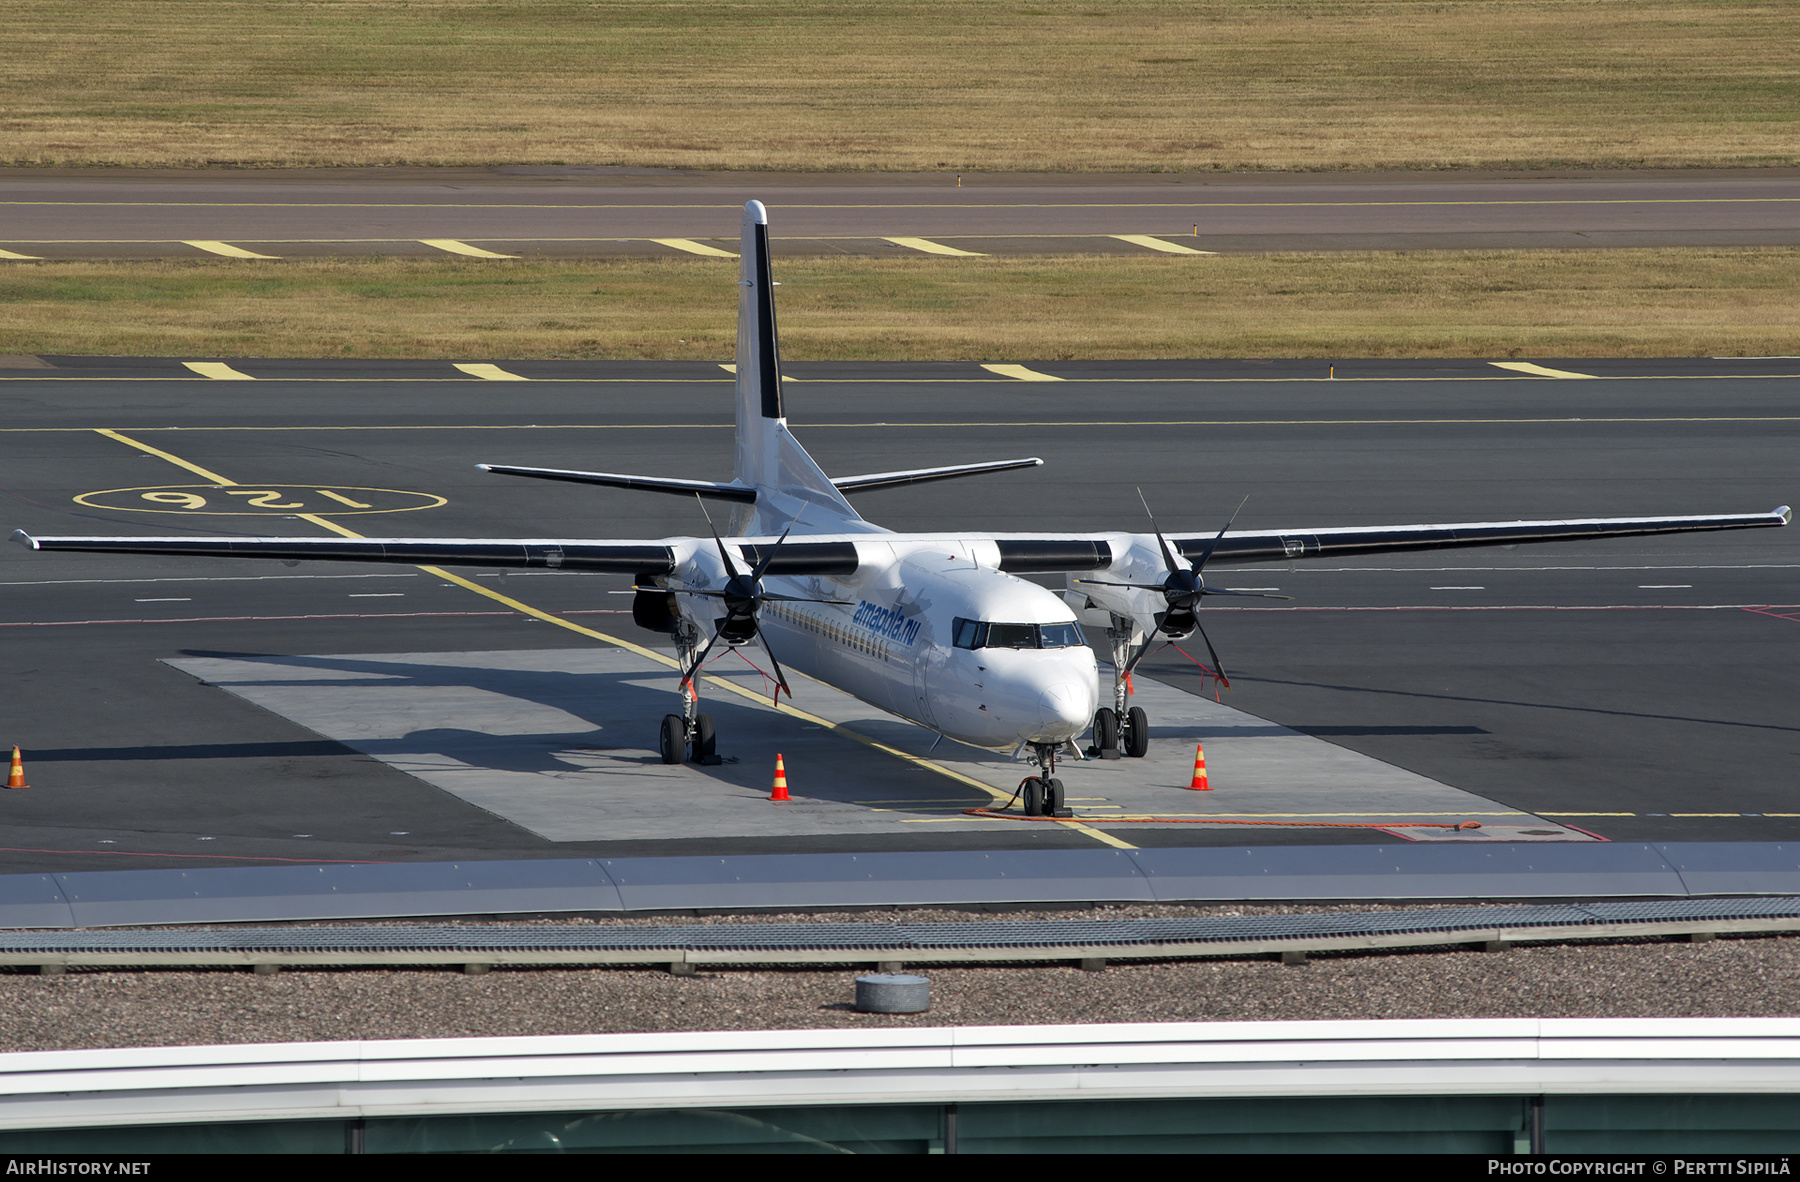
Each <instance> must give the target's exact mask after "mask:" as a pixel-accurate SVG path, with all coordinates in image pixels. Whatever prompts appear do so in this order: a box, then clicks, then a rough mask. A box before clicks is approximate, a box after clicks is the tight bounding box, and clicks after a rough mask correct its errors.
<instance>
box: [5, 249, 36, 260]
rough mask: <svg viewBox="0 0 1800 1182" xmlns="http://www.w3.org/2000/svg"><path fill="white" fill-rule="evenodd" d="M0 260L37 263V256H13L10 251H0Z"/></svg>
mask: <svg viewBox="0 0 1800 1182" xmlns="http://www.w3.org/2000/svg"><path fill="white" fill-rule="evenodd" d="M0 259H23V260H25V261H27V262H36V261H39V260H38V256H37V255H35V254H14V253H13V252H12V251H10V250H0Z"/></svg>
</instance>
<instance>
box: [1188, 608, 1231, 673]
mask: <svg viewBox="0 0 1800 1182" xmlns="http://www.w3.org/2000/svg"><path fill="white" fill-rule="evenodd" d="M1194 631H1196V632H1198V633H1199V634H1200V639H1201V640H1202V641H1204V642H1205V644H1206V655H1207V656H1209V657H1211V658H1212V663H1213V676H1215V677H1217V678H1218V679H1219V684H1220V685H1222V686H1224V687H1225V688H1226V689H1230V688H1231V678H1229V677H1227V676H1225V666H1223V665H1221V664H1220V663H1219V654H1218V653H1217V652H1216V651H1215V650H1214V649H1213V646H1212V641H1211V640H1209V639H1208V638H1207V635H1206V629H1205V628H1202V627H1201V626H1200V621H1199V620H1195V621H1194Z"/></svg>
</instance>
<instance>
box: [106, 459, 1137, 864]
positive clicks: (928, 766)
mask: <svg viewBox="0 0 1800 1182" xmlns="http://www.w3.org/2000/svg"><path fill="white" fill-rule="evenodd" d="M94 430H95V432H96V434H99V435H103V436H105V437H106V438H108V439H111V440H114V441H116V442H118V443H123V444H125V445H126V446H127V447H134V448H136V449H137V450H138V451H141V452H143V453H144V454H146V455H152V456H155V457H156V458H158V459H160V460H167V461H168V462H169V463H171V464H174V465H175V466H176V467H178V468H184V469H186V470H187V471H189V472H192V473H194V474H195V475H196V476H199V477H201V478H202V479H204V480H210V481H212V482H213V483H215V484H220V485H225V486H227V487H235V485H236V483H237V482H236V481H232V480H227V479H226V478H225V477H223V476H220V475H219V474H218V473H217V472H212V471H209V470H208V469H206V468H202V467H201V466H200V465H198V464H195V463H191V462H189V461H187V460H184V459H182V458H181V457H180V456H177V455H174V454H172V453H170V452H166V451H164V450H162V449H161V448H158V447H152V446H150V445H149V444H147V443H141V442H139V441H138V440H136V439H133V438H131V437H130V436H129V435H124V434H121V433H120V432H118V431H114V430H112V429H111V428H109V427H99V428H94ZM295 517H297V518H299V519H300V520H301V521H307V522H311V523H312V524H313V525H316V526H318V527H319V528H320V529H323V530H328V531H329V532H331V533H334V534H339V535H341V536H343V537H346V538H361V537H364V536H365V535H363V534H359V533H357V532H356V531H355V530H353V529H350V528H348V527H346V526H342V525H339V524H338V523H337V522H335V521H332V520H331V519H330V518H327V517H321V516H319V515H318V514H316V513H296V514H295ZM418 569H420V570H422V571H424V572H425V573H426V574H428V575H431V576H433V577H434V578H439V579H443V580H444V581H445V582H448V583H454V584H456V585H457V586H458V587H462V588H465V589H467V590H470V591H473V592H475V594H477V595H481V596H484V597H486V598H488V599H491V600H493V601H494V602H495V603H500V604H504V605H505V606H507V607H509V608H511V609H513V610H514V611H516V612H522V613H524V614H525V615H528V616H530V617H532V618H533V619H535V620H542V621H543V622H544V623H546V624H555V625H556V626H557V627H559V628H566V629H567V630H569V631H570V632H574V633H576V634H577V635H580V636H585V637H587V638H589V639H590V640H598V641H600V642H601V643H603V644H610V645H612V646H614V647H615V648H622V649H624V650H625V651H626V652H629V653H634V654H636V655H637V656H640V657H643V658H645V659H646V660H649V661H654V662H656V663H657V664H659V665H663V666H665V667H667V668H670V669H678V668H680V666H679V665H677V664H676V662H675V661H674V660H673V659H672V658H670V657H667V656H664V655H663V654H662V653H659V652H657V651H656V650H655V649H651V648H645V647H644V646H643V645H641V644H633V643H632V642H631V641H629V640H625V639H623V638H621V637H618V636H611V635H608V634H607V633H605V632H597V631H595V630H594V629H592V628H586V627H583V626H582V625H580V624H577V623H575V622H574V621H573V620H565V619H563V618H562V617H561V616H558V615H555V614H553V613H551V612H547V611H544V610H542V609H541V608H535V607H532V606H531V605H530V604H528V603H523V602H521V601H519V600H517V599H514V598H513V597H512V596H510V595H502V594H501V593H500V592H498V591H495V590H493V589H491V588H488V587H483V586H482V585H481V584H479V583H477V582H474V581H473V580H471V579H465V578H463V577H462V576H461V575H453V574H451V573H450V572H449V571H447V570H445V569H443V568H442V567H438V566H420V567H419V568H418ZM702 680H704V681H705V682H706V683H707V684H708V685H711V686H713V687H715V688H717V689H722V690H725V691H728V692H730V693H734V694H737V695H738V696H739V697H742V698H747V699H749V700H750V701H752V702H755V703H757V704H758V705H761V704H763V696H762V694H760V693H758V692H756V691H754V690H750V689H746V688H744V687H743V686H741V685H738V684H737V683H736V682H733V681H728V680H726V679H725V678H723V677H711V676H708V677H705V678H703V679H702ZM775 709H776V710H778V711H780V712H781V713H783V714H786V715H789V716H790V717H793V718H798V719H801V720H803V721H805V722H808V723H811V724H812V725H814V726H818V727H822V728H824V729H825V730H828V731H831V732H832V733H834V734H837V735H840V736H842V737H843V738H846V739H849V740H851V741H852V742H856V743H860V744H862V745H863V746H864V747H868V748H870V749H872V750H875V751H880V752H882V753H883V754H885V755H891V756H893V757H894V758H896V759H899V760H902V761H904V762H906V763H909V764H912V765H913V766H914V767H917V768H920V769H922V770H924V771H928V772H933V773H936V774H937V775H940V776H944V777H946V778H948V779H951V780H954V781H956V782H957V783H959V784H963V785H965V786H967V787H970V788H975V789H978V790H979V791H981V792H982V793H985V794H986V795H987V796H988V797H989V798H990V799H992V800H995V801H1000V802H1006V801H1009V800H1011V799H1012V794H1011V793H1009V792H1005V791H1002V790H1001V789H999V788H995V787H993V786H992V785H991V784H984V783H982V782H981V781H980V780H977V779H975V778H974V777H972V776H965V775H963V774H962V773H961V772H959V771H956V770H954V769H952V768H948V767H945V766H944V765H943V764H941V763H934V762H933V761H931V760H929V759H925V758H922V757H921V756H917V755H913V754H912V753H910V752H907V751H902V750H900V749H899V748H897V747H890V746H888V745H887V744H886V743H883V742H880V741H879V740H876V739H871V738H869V737H868V736H867V735H863V734H859V733H858V732H856V731H853V730H851V729H850V728H849V727H846V726H842V725H840V724H838V723H835V722H832V721H831V720H829V719H826V718H821V717H819V716H818V715H816V714H812V713H809V712H808V711H805V710H801V709H799V708H798V707H795V706H792V705H788V704H785V703H783V704H777V705H776V706H775ZM1056 823H1057V824H1059V825H1062V826H1063V827H1065V828H1068V829H1073V830H1075V831H1076V832H1078V833H1082V834H1085V835H1086V836H1088V837H1091V838H1093V839H1094V840H1095V841H1098V842H1100V843H1102V844H1103V845H1110V846H1113V847H1115V848H1117V849H1122V850H1130V849H1136V848H1137V847H1136V846H1134V845H1131V844H1130V843H1128V842H1124V841H1120V840H1119V839H1118V838H1116V837H1114V836H1112V835H1111V834H1109V833H1102V832H1100V831H1099V830H1098V829H1094V828H1091V827H1089V826H1087V825H1083V824H1081V823H1080V822H1078V821H1067V820H1057V821H1056Z"/></svg>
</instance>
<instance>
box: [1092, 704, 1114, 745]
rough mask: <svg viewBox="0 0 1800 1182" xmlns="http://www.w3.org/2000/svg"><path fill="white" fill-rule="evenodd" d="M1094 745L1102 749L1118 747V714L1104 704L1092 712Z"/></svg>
mask: <svg viewBox="0 0 1800 1182" xmlns="http://www.w3.org/2000/svg"><path fill="white" fill-rule="evenodd" d="M1094 746H1096V747H1098V748H1100V750H1102V751H1117V750H1118V749H1119V716H1118V715H1117V714H1114V713H1113V712H1112V711H1111V710H1110V709H1108V708H1106V707H1104V706H1102V707H1101V708H1100V709H1099V710H1097V711H1095V712H1094Z"/></svg>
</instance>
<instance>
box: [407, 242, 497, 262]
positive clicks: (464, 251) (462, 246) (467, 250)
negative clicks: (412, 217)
mask: <svg viewBox="0 0 1800 1182" xmlns="http://www.w3.org/2000/svg"><path fill="white" fill-rule="evenodd" d="M418 241H419V242H422V243H424V244H425V245H426V246H433V247H436V248H437V249H439V250H442V251H447V252H449V253H450V254H460V255H467V256H468V257H469V258H472V259H516V258H518V257H519V256H518V255H516V254H496V253H494V252H493V251H491V250H483V249H481V247H479V246H470V245H469V244H468V243H467V242H459V241H457V240H456V239H454V238H420V239H418Z"/></svg>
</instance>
